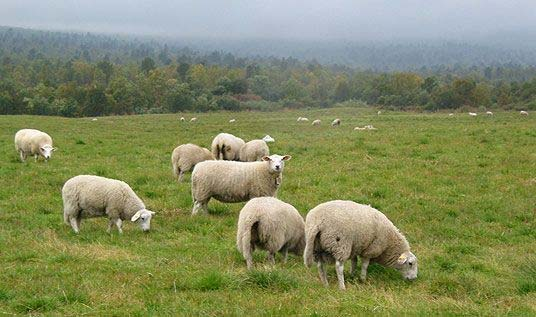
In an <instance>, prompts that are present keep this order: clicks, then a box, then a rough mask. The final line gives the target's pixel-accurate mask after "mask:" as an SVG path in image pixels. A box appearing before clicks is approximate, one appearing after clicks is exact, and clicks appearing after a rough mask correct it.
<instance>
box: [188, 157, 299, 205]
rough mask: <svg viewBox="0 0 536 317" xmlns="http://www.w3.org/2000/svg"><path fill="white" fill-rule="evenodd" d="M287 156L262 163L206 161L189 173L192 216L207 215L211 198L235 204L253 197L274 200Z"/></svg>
mask: <svg viewBox="0 0 536 317" xmlns="http://www.w3.org/2000/svg"><path fill="white" fill-rule="evenodd" d="M290 159H291V156H290V155H284V156H280V155H277V154H274V155H270V156H265V157H263V158H262V161H261V162H229V161H205V162H201V163H198V164H197V165H196V166H195V167H194V171H193V172H192V198H193V202H194V206H193V209H192V214H193V215H195V214H197V213H198V212H199V211H200V210H201V211H204V212H207V211H208V210H207V204H208V202H209V200H210V199H211V198H215V199H217V200H219V201H221V202H226V203H235V202H242V201H248V200H250V199H251V198H254V197H263V196H271V197H275V196H276V194H277V189H278V188H279V186H280V185H281V181H282V178H283V177H282V173H283V168H284V166H285V161H288V160H290Z"/></svg>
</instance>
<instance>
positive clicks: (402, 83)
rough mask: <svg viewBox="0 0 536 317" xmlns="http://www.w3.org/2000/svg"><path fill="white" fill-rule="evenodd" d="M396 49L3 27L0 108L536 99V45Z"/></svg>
mask: <svg viewBox="0 0 536 317" xmlns="http://www.w3.org/2000/svg"><path fill="white" fill-rule="evenodd" d="M392 49H393V50H394V52H392V51H391V52H390V53H389V54H386V53H385V52H386V51H389V50H376V51H374V50H373V48H372V47H371V48H370V49H369V51H372V52H375V55H376V56H375V60H374V61H371V62H370V63H369V64H368V66H367V64H366V63H365V64H363V65H361V66H355V65H353V64H352V63H324V62H319V61H318V60H316V59H314V58H313V59H307V58H295V57H276V56H275V54H274V55H271V54H270V52H269V51H266V54H264V55H248V56H245V55H240V54H233V53H231V52H224V51H219V50H216V51H199V50H195V49H192V48H189V47H187V46H184V45H181V44H180V43H177V42H171V41H166V40H165V39H159V38H143V37H133V36H111V35H99V34H90V33H67V32H50V31H35V30H28V29H19V28H10V27H0V114H36V115H59V116H66V117H80V116H103V115H122V114H143V113H174V112H183V111H195V112H206V111H217V110H229V111H241V110H258V111H273V110H279V109H284V108H291V109H296V108H318V107H324V108H325V107H336V106H340V105H345V106H365V105H371V106H379V107H384V108H387V109H397V110H422V111H438V110H442V109H450V110H456V109H458V110H460V111H461V110H467V109H477V110H478V109H480V110H483V109H516V110H521V109H524V110H536V67H535V66H533V65H534V58H533V56H532V55H531V54H530V53H527V52H520V53H519V54H518V55H515V54H514V55H512V54H510V55H509V54H506V55H504V56H503V57H502V59H500V58H499V59H492V60H489V59H486V58H483V59H482V60H481V62H476V60H475V59H474V58H473V57H474V56H475V55H474V52H473V53H472V54H473V55H471V56H472V57H471V58H470V59H467V58H463V56H462V57H461V58H458V59H457V58H456V56H457V55H463V54H461V53H460V47H459V46H456V45H450V46H449V45H445V46H444V47H443V51H442V54H443V55H444V57H442V58H440V59H439V60H443V61H444V63H440V62H435V61H434V63H431V62H430V59H429V58H427V57H429V56H427V54H428V53H429V52H430V48H429V47H425V49H419V47H413V49H414V50H415V51H411V47H410V46H403V47H399V48H398V50H399V52H400V55H398V58H395V59H393V58H392V57H393V56H394V55H396V52H397V51H396V50H397V47H392ZM361 51H366V50H365V49H362V50H360V51H359V52H361ZM433 51H437V50H433ZM462 51H463V50H462ZM411 52H413V53H411ZM427 52H428V53H427ZM356 54H358V53H356ZM449 54H450V55H449ZM487 56H489V54H488V55H487ZM516 56H517V57H516ZM514 57H516V58H514ZM356 58H359V56H356ZM410 58H411V59H410ZM419 59H422V61H421V63H420V64H419ZM382 60H383V61H384V65H387V66H386V67H378V65H382V63H381V61H382ZM393 60H395V61H396V62H393ZM467 61H469V62H467ZM408 65H411V67H409V66H408ZM419 65H420V66H419ZM386 69H389V70H386Z"/></svg>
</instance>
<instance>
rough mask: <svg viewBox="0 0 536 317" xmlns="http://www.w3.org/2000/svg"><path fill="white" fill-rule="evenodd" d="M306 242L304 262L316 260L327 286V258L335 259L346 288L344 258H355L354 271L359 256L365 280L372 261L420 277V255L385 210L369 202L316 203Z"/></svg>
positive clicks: (410, 277)
mask: <svg viewBox="0 0 536 317" xmlns="http://www.w3.org/2000/svg"><path fill="white" fill-rule="evenodd" d="M305 243H306V246H305V252H304V254H303V258H304V262H305V265H306V266H307V267H310V266H311V264H312V263H313V260H314V261H316V262H317V266H318V271H319V275H320V279H321V280H322V282H323V283H324V285H326V286H327V285H328V281H327V276H326V271H325V269H324V262H333V261H335V268H336V272H337V279H338V281H339V288H340V289H345V285H344V262H345V261H346V260H348V259H350V260H351V261H352V268H351V273H352V275H354V274H355V271H356V268H357V258H358V257H360V258H361V275H360V280H362V281H364V280H365V279H366V276H367V267H368V265H369V262H370V261H373V262H377V263H379V264H381V265H383V266H387V267H393V268H395V269H397V270H399V271H400V272H401V273H402V275H403V277H404V278H405V279H408V280H413V279H415V278H416V277H417V258H416V257H415V255H414V254H413V253H411V251H410V247H409V243H408V242H407V240H406V238H405V237H404V236H403V235H402V234H401V233H400V232H399V231H398V229H397V228H396V227H395V226H394V225H393V223H392V222H391V221H390V220H389V219H387V217H386V216H385V215H384V214H383V213H381V212H380V211H378V210H376V209H374V208H372V207H370V206H368V205H361V204H358V203H355V202H353V201H345V200H334V201H329V202H326V203H322V204H320V205H318V206H316V207H315V208H313V209H312V210H311V211H310V212H309V213H308V214H307V218H306V219H305Z"/></svg>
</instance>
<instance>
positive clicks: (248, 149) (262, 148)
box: [239, 140, 270, 162]
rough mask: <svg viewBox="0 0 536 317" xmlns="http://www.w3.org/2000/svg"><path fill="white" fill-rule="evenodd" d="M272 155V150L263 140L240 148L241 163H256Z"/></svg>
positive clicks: (253, 141)
mask: <svg viewBox="0 0 536 317" xmlns="http://www.w3.org/2000/svg"><path fill="white" fill-rule="evenodd" d="M269 155H270V149H269V148H268V145H267V144H266V142H265V141H263V140H252V141H249V142H247V143H246V144H244V146H242V147H241V148H240V155H239V156H240V161H242V162H255V161H260V160H262V158H263V157H265V156H269Z"/></svg>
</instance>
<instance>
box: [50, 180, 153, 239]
mask: <svg viewBox="0 0 536 317" xmlns="http://www.w3.org/2000/svg"><path fill="white" fill-rule="evenodd" d="M61 194H62V198H63V219H64V221H65V223H66V224H68V225H69V224H70V225H71V227H72V228H73V230H74V232H75V233H78V232H79V231H80V222H81V220H82V218H93V217H105V216H107V217H108V219H109V220H110V221H109V223H108V232H111V230H112V227H113V225H114V224H115V225H116V226H117V230H118V231H119V233H123V230H122V229H121V226H122V223H123V220H126V219H130V221H132V222H134V221H137V220H139V224H140V227H141V229H142V230H143V231H149V229H150V227H151V218H152V217H153V216H154V214H155V213H154V212H153V211H150V210H147V209H146V208H145V205H144V204H143V202H142V201H141V199H140V198H139V197H138V196H137V195H136V193H134V191H133V190H132V188H130V186H128V184H127V183H125V182H122V181H119V180H115V179H111V178H105V177H100V176H93V175H78V176H75V177H73V178H71V179H69V180H68V181H66V182H65V185H63V188H62V190H61Z"/></svg>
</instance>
